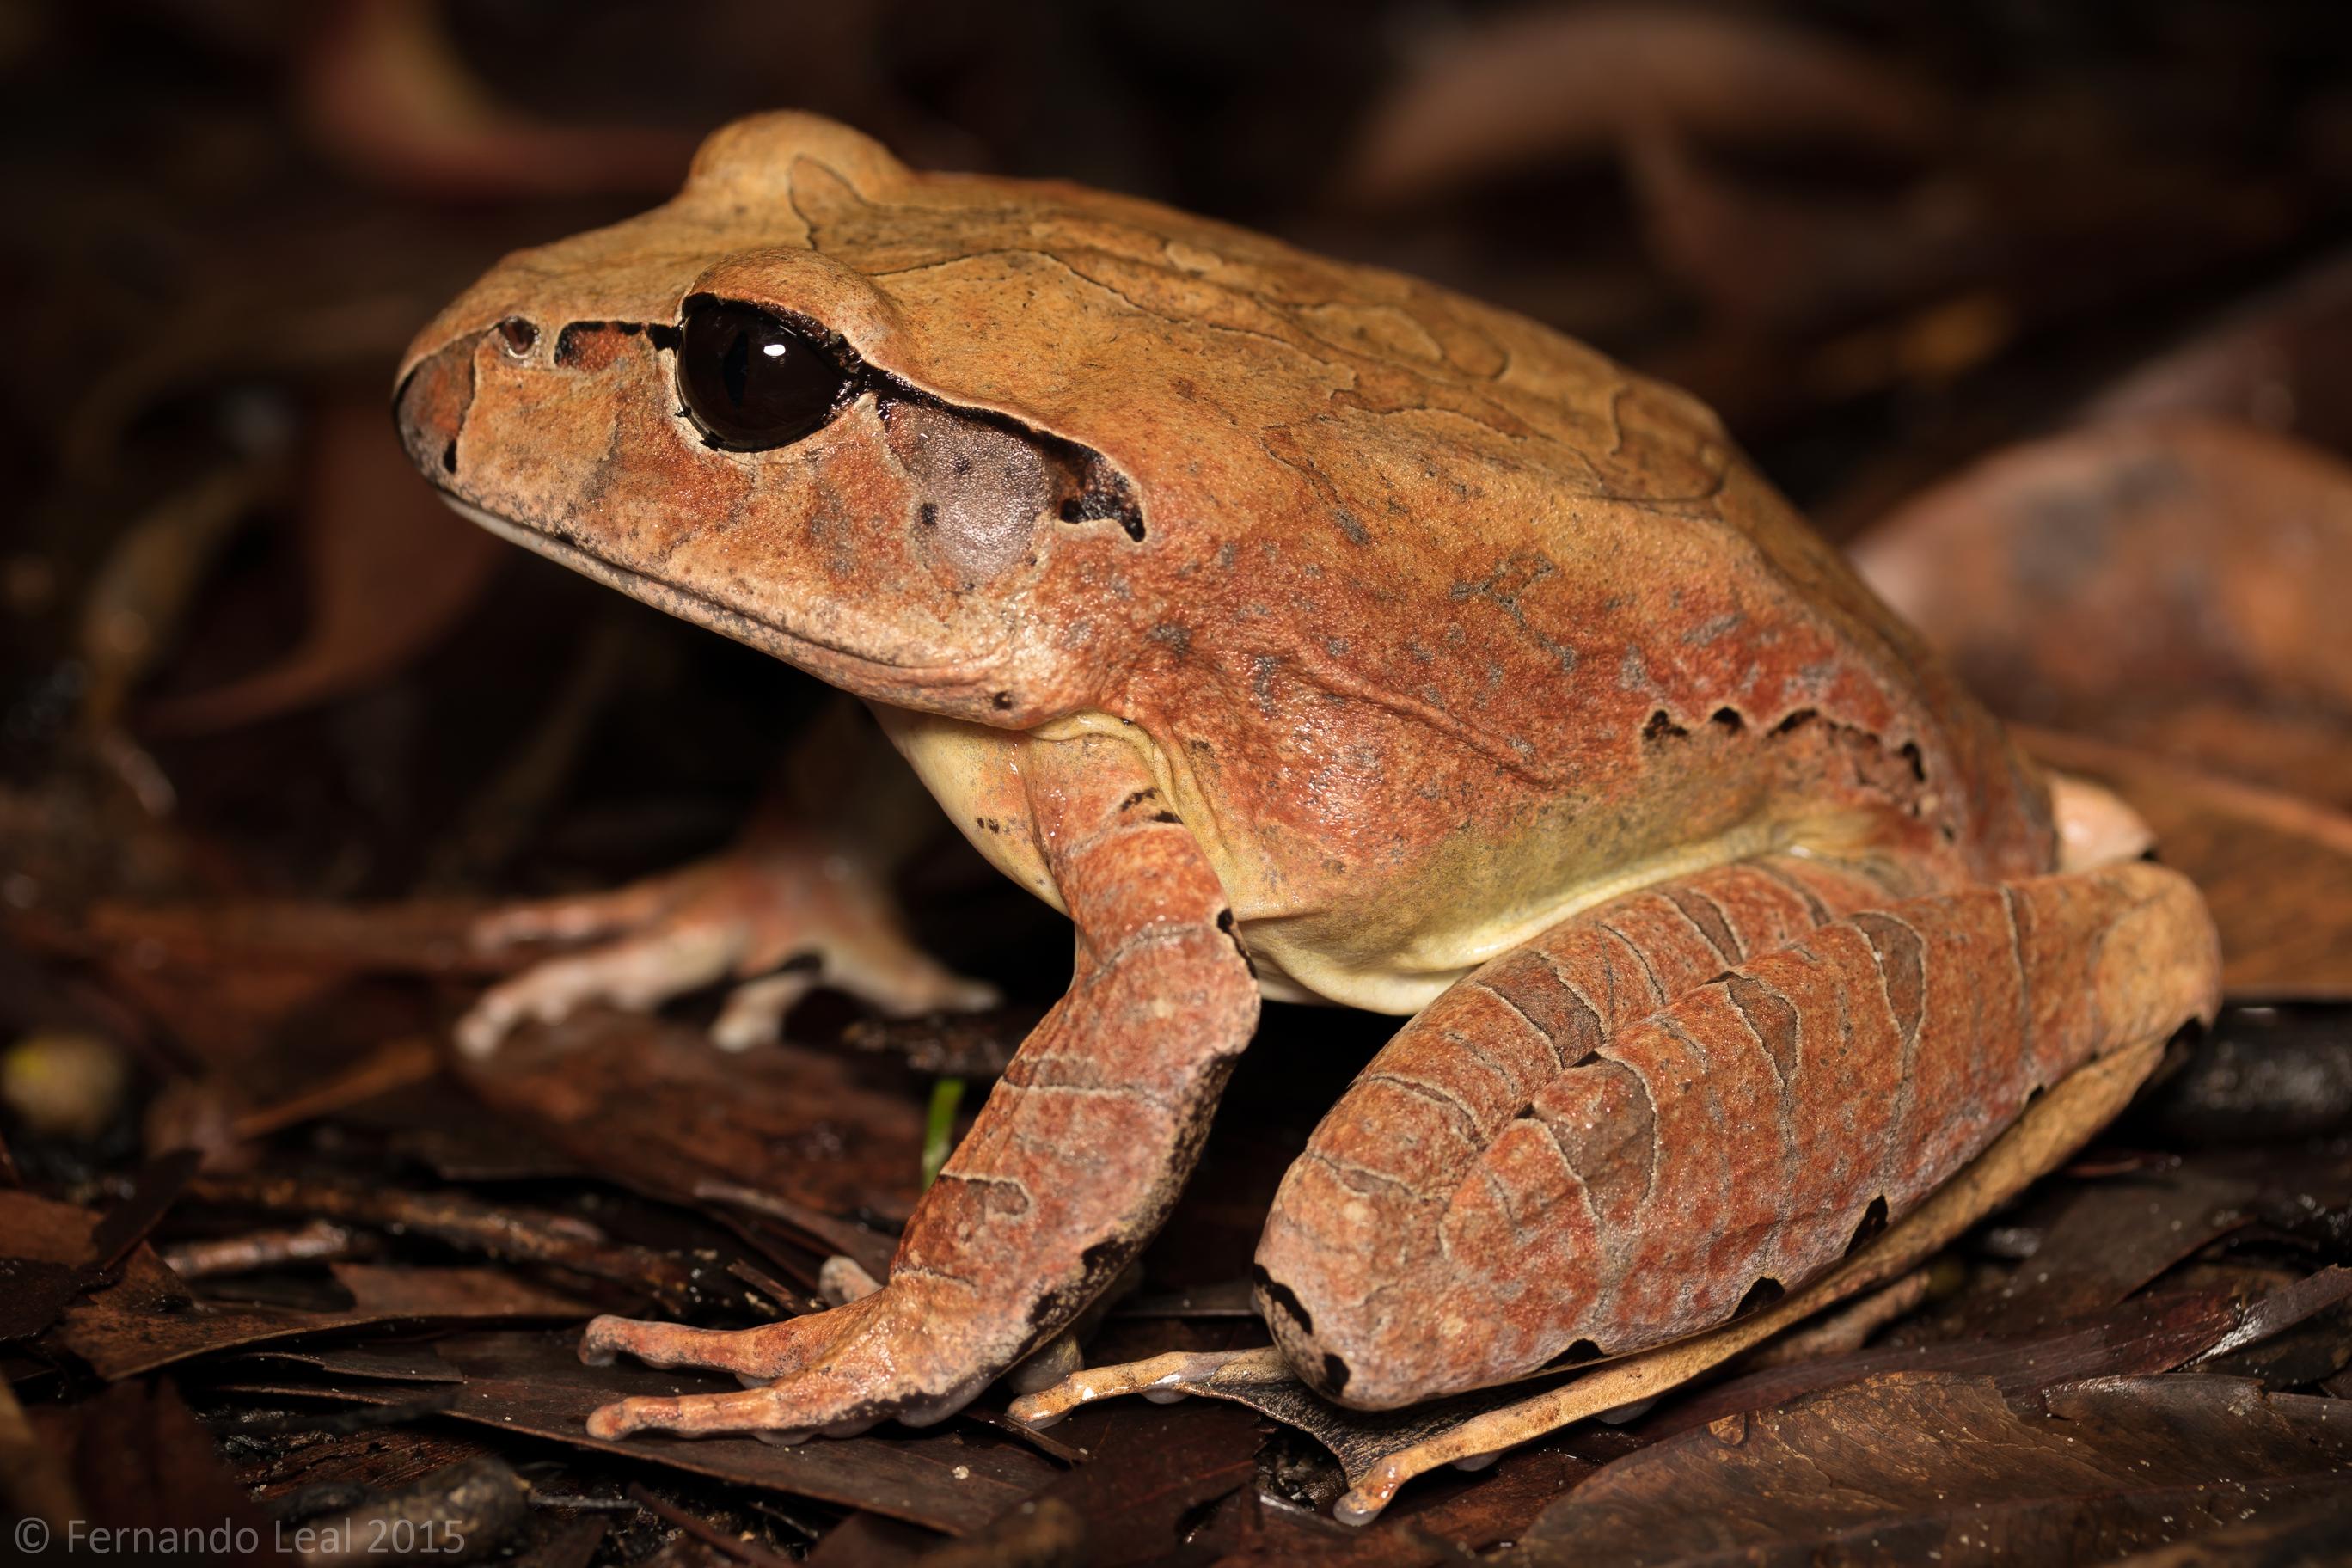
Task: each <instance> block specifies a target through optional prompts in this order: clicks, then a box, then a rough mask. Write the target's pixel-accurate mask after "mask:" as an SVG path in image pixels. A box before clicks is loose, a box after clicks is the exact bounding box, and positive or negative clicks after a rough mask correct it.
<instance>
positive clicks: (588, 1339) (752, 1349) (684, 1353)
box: [580, 1316, 809, 1409]
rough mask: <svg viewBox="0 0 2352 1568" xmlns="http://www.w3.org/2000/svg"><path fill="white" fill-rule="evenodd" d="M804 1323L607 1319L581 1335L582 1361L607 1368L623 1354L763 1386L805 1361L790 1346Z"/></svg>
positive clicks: (609, 1317)
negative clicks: (725, 1325) (723, 1325)
mask: <svg viewBox="0 0 2352 1568" xmlns="http://www.w3.org/2000/svg"><path fill="white" fill-rule="evenodd" d="M806 1321H809V1320H807V1319H799V1318H795V1319H793V1321H791V1322H786V1323H773V1324H770V1325H768V1326H767V1327H764V1328H758V1329H691V1328H688V1327H687V1326H686V1325H685V1324H683V1323H651V1322H645V1321H640V1320H638V1319H635V1318H615V1317H611V1316H606V1317H602V1318H598V1319H597V1320H596V1321H593V1322H592V1323H590V1324H589V1325H588V1328H587V1331H585V1332H584V1333H583V1334H582V1335H581V1336H580V1359H581V1360H582V1361H583V1362H586V1363H588V1364H589V1365H590V1366H610V1365H612V1364H613V1363H614V1359H615V1358H616V1357H618V1356H621V1355H623V1354H627V1355H630V1356H634V1357H635V1358H636V1359H637V1360H639V1361H641V1362H644V1363H646V1364H647V1365H649V1366H690V1367H703V1368H708V1369H709V1370H710V1371H712V1372H731V1373H735V1374H736V1375H737V1376H738V1377H743V1378H758V1379H760V1380H761V1382H762V1383H763V1384H764V1383H766V1382H768V1381H771V1380H772V1379H774V1378H777V1377H780V1376H782V1374H783V1373H787V1372H792V1371H794V1370H796V1369H797V1368H798V1367H799V1366H800V1364H801V1363H802V1361H803V1356H802V1355H801V1353H800V1352H799V1350H798V1348H797V1346H796V1345H795V1343H794V1342H795V1341H796V1340H798V1339H800V1338H801V1337H802V1336H801V1335H799V1334H798V1333H795V1332H793V1329H794V1326H795V1325H796V1324H799V1323H803V1322H806ZM624 1403H629V1402H626V1401H625V1402H624ZM606 1408H608V1409H618V1408H619V1406H617V1405H609V1406H607V1407H606Z"/></svg>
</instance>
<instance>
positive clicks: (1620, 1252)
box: [1257, 858, 2218, 1408]
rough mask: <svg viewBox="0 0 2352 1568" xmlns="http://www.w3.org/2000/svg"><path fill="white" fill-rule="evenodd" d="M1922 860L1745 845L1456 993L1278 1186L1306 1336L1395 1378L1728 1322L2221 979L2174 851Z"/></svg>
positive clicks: (1407, 1036)
mask: <svg viewBox="0 0 2352 1568" xmlns="http://www.w3.org/2000/svg"><path fill="white" fill-rule="evenodd" d="M1923 880H1924V879H1918V878H1915V877H1909V876H1906V873H1905V868H1903V867H1902V866H1901V865H1900V864H1899V863H1887V864H1883V865H1880V866H1878V867H1875V868H1867V869H1865V868H1853V869H1839V868H1834V867H1832V866H1830V865H1828V864H1826V863H1824V862H1822V861H1818V860H1805V859H1798V858H1782V859H1778V860H1769V861H1757V862H1750V863H1748V864H1745V865H1738V866H1730V867H1725V868H1720V869H1718V870H1715V871H1711V872H1707V873H1705V874H1703V875H1700V876H1696V877H1693V878H1689V879H1682V880H1678V881H1675V882H1672V883H1669V884H1666V885H1664V886H1661V887H1657V888H1654V889H1648V890H1645V891H1643V892H1639V893H1635V894H1632V895H1629V896H1627V897H1624V898H1622V899H1618V900H1612V901H1611V902H1609V903H1607V904H1603V905H1600V906H1597V907H1596V908H1594V909H1591V910H1586V911H1584V912H1583V913H1582V914H1580V915H1577V916H1575V917H1573V918H1571V919H1570V920H1569V921H1566V922H1564V923H1563V924H1561V925H1560V926H1559V927H1556V928H1554V930H1552V931H1549V932H1547V933H1545V934H1544V935H1543V936H1541V937H1539V938H1538V939H1537V940H1536V941H1534V942H1531V943H1529V944H1528V945H1527V946H1525V947H1522V948H1520V949H1517V950H1516V951H1515V952H1510V953H1507V954H1506V955H1504V956H1503V957H1501V958H1497V959H1496V960H1494V961H1493V962H1491V963H1488V964H1487V965H1486V966H1485V967H1484V968H1483V969H1481V970H1479V971H1477V972H1476V973H1474V974H1472V975H1470V976H1469V977H1467V978H1465V980H1463V981H1462V982H1461V983H1460V984H1456V985H1455V986H1454V988H1453V989H1452V990H1450V991H1448V992H1447V993H1446V994H1444V995H1443V996H1441V997H1439V998H1438V999H1437V1000H1436V1001H1435V1002H1433V1003H1432V1004H1431V1005H1429V1006H1428V1007H1427V1008H1426V1009H1424V1010H1423V1013H1422V1014H1421V1016H1419V1017H1417V1018H1416V1019H1414V1020H1413V1022H1412V1024H1410V1025H1408V1026H1406V1027H1405V1028H1404V1029H1403V1030H1402V1031H1401V1032H1400V1034H1399V1035H1398V1037H1396V1038H1395V1039H1394V1040H1392V1041H1391V1043H1390V1044H1389V1046H1388V1047H1386V1048H1385V1049H1383V1050H1382V1052H1381V1054H1380V1056H1379V1057H1377V1058H1374V1060H1373V1061H1372V1063H1371V1065H1370V1067H1369V1068H1366V1069H1365V1071H1364V1073H1363V1074H1362V1075H1361V1077H1360V1078H1359V1079H1358V1080H1357V1082H1356V1083H1355V1085H1354V1086H1353V1087H1351V1088H1350V1089H1349V1092H1348V1094H1347V1095H1346V1096H1345V1097H1344V1098H1343V1099H1342V1100H1340V1102H1339V1105H1338V1106H1337V1107H1335V1108H1334V1109H1333V1110H1332V1112H1331V1114H1330V1115H1329V1116H1328V1117H1327V1118H1326V1119H1325V1120H1324V1122H1323V1124H1322V1125H1321V1126H1320V1127H1318V1129H1317V1130H1316V1132H1315V1134H1314V1136H1313V1138H1312V1139H1311V1140H1310V1141H1309V1143H1308V1146H1307V1152H1305V1153H1304V1154H1303V1155H1302V1156H1301V1157H1300V1158H1299V1160H1298V1162H1297V1163H1296V1164H1295V1165H1293V1166H1292V1168H1291V1170H1290V1172H1289V1173H1288V1175H1287V1176H1286V1178H1285V1180H1284V1183H1283V1186H1282V1189H1281V1192H1280V1193H1279V1194H1278V1195H1277V1196H1276V1200H1275V1205H1274V1209H1273V1212H1272V1214H1271V1215H1270V1216H1269V1218H1268V1221H1267V1226H1266V1230H1265V1238H1264V1240H1263V1241H1262V1242H1261V1243H1260V1245H1259V1248H1258V1273H1257V1281H1258V1300H1259V1304H1260V1310H1262V1311H1263V1312H1264V1314H1265V1318H1266V1320H1267V1322H1268V1324H1269V1326H1270V1327H1271V1328H1272V1329H1273V1331H1274V1335H1275V1339H1276V1342H1277V1343H1278V1344H1279V1345H1280V1346H1281V1347H1282V1349H1283V1352H1285V1354H1286V1357H1287V1358H1288V1360H1289V1361H1290V1363H1291V1364H1292V1366H1293V1367H1294V1368H1296V1369H1297V1372H1298V1373H1299V1375H1300V1376H1301V1377H1303V1378H1305V1379H1306V1380H1307V1382H1308V1383H1309V1384H1312V1385H1314V1386H1315V1387H1316V1388H1317V1389H1318V1390H1319V1391H1320V1392H1322V1393H1324V1394H1328V1395H1329V1396H1331V1397H1333V1398H1335V1399H1338V1400H1340V1401H1341V1402H1343V1403H1345V1404H1349V1405H1360V1406H1366V1407H1372V1408H1385V1407H1389V1406H1392V1405H1404V1404H1410V1403H1412V1402H1415V1401H1418V1400H1422V1399H1427V1398H1433V1397H1435V1396H1437V1395H1441V1394H1453V1393H1456V1392H1460V1391H1462V1390H1465V1389H1469V1388H1475V1387H1480V1386H1485V1385H1488V1384H1496V1383H1502V1382H1506V1381H1507V1380H1509V1379H1511V1378H1514V1377H1518V1376H1522V1375H1525V1374H1527V1373H1534V1372H1537V1371H1540V1370H1542V1369H1544V1368H1545V1367H1547V1366H1549V1365H1552V1364H1555V1363H1559V1364H1566V1363H1570V1362H1573V1361H1574V1360H1576V1359H1579V1358H1580V1357H1585V1356H1591V1355H1594V1354H1610V1355H1613V1354H1618V1353H1622V1352H1635V1351H1640V1350H1644V1349H1647V1348H1649V1347H1650V1346H1653V1345H1655V1344H1659V1343H1662V1342H1666V1341H1669V1340H1673V1339H1678V1338H1681V1337H1682V1336H1684V1335H1687V1334H1693V1333H1697V1332H1700V1331H1705V1330H1707V1329H1710V1328H1712V1327H1714V1326H1716V1325H1717V1324H1718V1323H1721V1322H1723V1321H1726V1320H1727V1319H1729V1318H1730V1317H1732V1316H1734V1315H1735V1314H1737V1313H1738V1311H1739V1310H1741V1309H1742V1308H1743V1307H1744V1306H1746V1305H1748V1304H1752V1303H1755V1302H1758V1301H1763V1300H1773V1299H1776V1298H1777V1296H1778V1295H1779V1294H1780V1293H1781V1292H1782V1291H1788V1292H1794V1291H1797V1290H1799V1289H1802V1288H1803V1287H1804V1286H1805V1285H1807V1284H1809V1283H1810V1282H1811V1280H1812V1279H1816V1278H1818V1277H1819V1276H1820V1275H1822V1273H1823V1272H1824V1271H1825V1270H1827V1269H1829V1268H1832V1267H1833V1266H1834V1265H1835V1264H1836V1263H1837V1262H1838V1260H1839V1259H1840V1258H1842V1257H1843V1256H1844V1254H1845V1253H1846V1252H1847V1251H1848V1249H1849V1248H1850V1247H1851V1246H1852V1245H1853V1243H1854V1241H1855V1240H1856V1239H1858V1238H1859V1237H1862V1236H1864V1235H1866V1234H1867V1233H1868V1231H1869V1230H1870V1229H1871V1227H1873V1226H1876V1225H1880V1224H1884V1223H1885V1222H1886V1221H1887V1220H1888V1219H1890V1218H1895V1219H1899V1218H1901V1217H1903V1215H1905V1214H1906V1213H1907V1212H1908V1211H1909V1210H1910V1209H1911V1208H1912V1207H1913V1206H1914V1205H1916V1204H1917V1203H1918V1202H1919V1201H1920V1200H1921V1199H1922V1198H1924V1197H1925V1196H1926V1195H1927V1194H1928V1193H1929V1192H1931V1191H1932V1190H1933V1189H1935V1188H1936V1187H1937V1186H1938V1185H1939V1184H1942V1183H1943V1182H1944V1181H1945V1180H1946V1179H1947V1178H1948V1177H1950V1176H1951V1175H1952V1174H1953V1173H1956V1172H1957V1171H1958V1170H1959V1169H1960V1167H1961V1166H1962V1165H1964V1164H1965V1163H1967V1162H1968V1161H1969V1160H1970V1159H1971V1158H1973V1157H1974V1156H1975V1155H1976V1154H1977V1153H1978V1152H1979V1151H1980V1150H1981V1149H1983V1148H1984V1147H1985V1146H1986V1144H1988V1143H1989V1142H1990V1141H1991V1140H1992V1139H1993V1137H1995V1136H1996V1135H1997V1134H1998V1133H1999V1132H2000V1131H2001V1130H2002V1129H2003V1128H2005V1127H2006V1126H2007V1125H2008V1124H2009V1123H2010V1121H2011V1120H2013V1119H2014V1117H2015V1116H2016V1115H2017V1113H2018V1112H2019V1111H2020V1110H2021V1109H2022V1108H2023V1106H2024V1104H2025V1102H2026V1100H2028V1099H2029V1098H2030V1097H2031V1096H2032V1094H2034V1093H2035V1092H2037V1091H2038V1090H2040V1089H2044V1088H2047V1087H2049V1086H2051V1085H2053V1084H2054V1083H2056V1082H2057V1081H2058V1080H2060V1079H2063V1078H2065V1077H2066V1076H2068V1075H2069V1074H2070V1073H2072V1072H2073V1071H2074V1069H2076V1068H2079V1067H2081V1066H2083V1065H2084V1064H2085V1063H2087V1062H2089V1061H2090V1060H2092V1059H2093V1058H2096V1057H2099V1056H2102V1055H2104V1054H2105V1053H2107V1052H2108V1051H2111V1050H2117V1049H2123V1048H2126V1047H2133V1046H2137V1045H2142V1044H2145V1043H2147V1042H2149V1041H2152V1040H2160V1039H2162V1038H2163V1037H2166V1036H2168V1035H2169V1034H2170V1033H2171V1032H2172V1031H2173V1030H2174V1029H2175V1028H2177V1027H2178V1026H2179V1025H2180V1024H2181V1023H2182V1022H2184V1021H2186V1020H2187V1019H2188V1018H2189V1017H2191V1016H2198V1015H2200V1014H2201V1015H2207V1016H2210V1012H2211V1010H2212V1007H2213V1006H2214V1005H2215V998H2216V989H2217V976H2218V960H2217V956H2216V952H2215V943H2214V937H2213V931H2212V924H2211V921H2210V919H2209V918H2208V916H2207V915H2206V913H2205V910H2204V906H2203V903H2202V901H2201V900H2200V899H2199V898H2198V895H2197V892H2196V889H2194V888H2193V887H2191V886H2190V885H2189V882H2188V881H2187V880H2186V879H2183V878H2181V877H2180V876H2179V875H2178V874H2177V873H2175V872H2171V871H2168V870H2165V869H2164V868H2160V867H2158V866H2153V865H2149V864H2146V863H2129V864H2124V865H2117V866H2109V867H2105V868H2098V869H2094V870H2085V871H2080V872H2067V873H2062V874H2058V875H2053V876H2046V877H2038V878H2032V879H2026V880H2022V881H2018V882H2012V883H2007V884H2002V885H1999V886H1971V887H1961V888H1958V889H1946V890H1940V891H1938V890H1936V889H1934V888H1933V887H1932V885H1925V886H1923ZM1906 895H1908V896H1906Z"/></svg>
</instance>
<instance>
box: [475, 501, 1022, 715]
mask: <svg viewBox="0 0 2352 1568" xmlns="http://www.w3.org/2000/svg"><path fill="white" fill-rule="evenodd" d="M433 488H434V489H435V491H436V493H437V494H438V495H439V496H440V497H441V499H442V500H443V501H445V502H446V503H447V504H448V506H449V508H450V509H451V510H454V511H456V512H457V514H458V515H459V516H461V517H464V518H466V519H467V520H468V521H472V522H474V523H477V524H478V525H479V526H481V527H483V528H486V529H488V530H489V531H491V532H492V533H495V534H497V535H498V536H499V538H500V539H503V540H506V541H507V542H509V543H512V544H520V545H521V546H522V547H523V548H524V549H525V550H528V551H530V552H532V553H533V554H535V555H544V556H546V557H547V558H548V559H549V560H551V561H553V562H555V563H558V564H560V565H563V566H568V567H570V568H571V569H572V571H574V572H577V573H579V574H581V575H582V576H583V577H587V578H590V579H593V581H595V582H598V583H602V584H604V585H605V586H606V587H608V588H616V589H618V590H620V591H621V592H622V593H624V594H626V595H629V597H631V598H633V599H635V600H638V601H640V602H641V603H644V604H647V605H652V606H653V607H654V608H655V609H657V610H660V611H662V612H663V613H665V614H667V615H672V616H677V618H678V619H679V620H682V621H690V622H692V623H693V624H695V625H696V626H704V627H708V628H709V630H711V631H714V632H717V633H719V635H720V636H722V637H732V638H734V639H735V640H736V641H737V642H740V643H744V644H747V645H749V646H750V647H756V648H758V649H760V650H761V652H763V653H768V654H772V655H773V656H775V657H776V658H781V659H782V660H783V661H784V662H785V663H787V664H792V665H796V666H799V667H801V668H808V669H810V670H811V673H813V674H814V673H818V672H817V670H816V669H814V668H812V667H814V666H820V665H831V666H835V667H836V668H837V667H839V666H842V665H848V666H850V667H853V668H858V669H862V670H865V671H867V672H870V673H871V674H873V675H874V676H876V677H877V678H880V679H887V680H892V681H897V682H899V683H905V684H912V685H916V686H921V687H928V688H933V689H950V688H955V687H969V688H971V689H975V690H978V689H985V688H986V686H987V684H988V681H987V679H986V676H987V672H988V670H989V669H990V668H992V666H993V665H994V664H995V663H996V662H997V660H998V658H1001V655H990V656H987V657H986V658H983V659H982V660H981V661H979V662H976V663H975V662H969V661H968V662H965V663H961V664H893V663H891V662H890V661H889V660H887V659H880V658H875V657H874V656H873V655H871V654H867V653H861V652H859V651H858V650H857V649H856V648H850V647H840V646H839V645H837V644H834V643H828V642H824V641H821V640H819V639H818V638H815V637H808V636H806V635H804V634H803V633H800V632H796V631H793V629H792V628H791V627H789V626H778V625H777V624H776V623H774V622H773V621H769V620H763V619H761V617H759V616H751V615H747V614H745V613H744V612H743V611H741V610H738V609H735V608H733V607H732V606H730V605H722V604H720V603H719V602H718V601H717V600H715V599H707V598H705V597H703V596H702V595H699V594H697V593H695V592H693V591H692V590H690V589H686V588H681V587H679V586H677V584H674V583H665V582H663V581H661V580H660V579H659V578H656V577H648V576H646V574H644V573H642V572H638V571H636V570H635V569H633V568H631V567H627V566H624V565H622V564H621V563H619V562H617V561H613V560H610V559H608V558H607V557H605V556H603V555H599V554H597V553H596V552H594V551H593V550H590V549H588V548H587V547H586V546H584V545H583V544H580V543H578V542H575V541H572V540H570V539H566V538H563V537H562V535H560V534H557V533H554V532H551V531H549V530H546V529H543V528H540V527H537V526H535V525H533V524H530V523H527V522H519V521H516V520H514V519H513V518H509V517H501V516H499V514H498V513H497V512H494V511H488V510H484V509H483V508H482V507H480V506H478V505H477V504H476V503H474V502H473V501H469V500H466V499H465V498H464V497H463V496H460V495H458V494H457V492H455V491H454V490H451V489H447V488H446V487H444V486H441V485H436V486H434V487H433Z"/></svg>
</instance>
